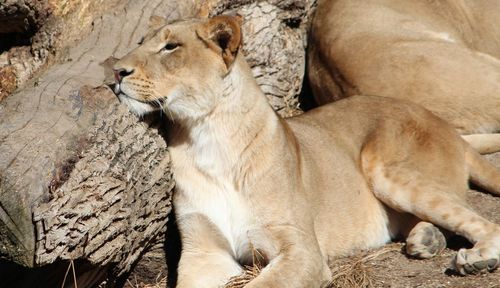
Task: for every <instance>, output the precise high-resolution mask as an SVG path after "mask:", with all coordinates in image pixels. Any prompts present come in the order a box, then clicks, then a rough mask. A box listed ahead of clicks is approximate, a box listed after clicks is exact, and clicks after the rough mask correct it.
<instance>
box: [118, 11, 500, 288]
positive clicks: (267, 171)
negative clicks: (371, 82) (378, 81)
mask: <svg viewBox="0 0 500 288" xmlns="http://www.w3.org/2000/svg"><path fill="white" fill-rule="evenodd" d="M239 21H240V20H239V18H237V17H230V16H218V17H215V18H212V19H208V20H188V21H181V22H177V23H174V24H169V25H166V26H164V27H162V28H159V29H157V30H154V31H152V32H150V33H149V35H147V37H146V38H145V40H144V43H143V44H142V45H141V46H139V47H138V48H136V49H135V50H133V51H132V52H130V54H128V55H126V56H125V57H124V58H123V59H121V60H120V61H119V62H117V63H116V64H115V66H114V70H115V75H116V80H117V81H116V87H115V92H116V93H117V94H119V97H120V99H121V101H122V102H123V103H125V104H127V105H128V106H129V108H130V110H131V111H133V112H134V113H136V114H138V115H142V114H145V113H149V112H153V111H157V110H164V111H166V114H167V115H171V117H172V120H173V123H174V124H173V125H174V128H173V131H172V134H171V135H170V136H169V147H170V153H171V157H172V164H173V169H174V174H175V176H174V177H175V181H176V188H175V189H176V190H175V194H174V206H175V211H176V216H177V221H178V225H179V229H180V232H181V239H182V254H181V259H180V263H179V268H178V287H195V288H202V287H219V286H221V285H224V283H225V282H226V281H228V279H230V277H232V276H235V275H238V274H239V273H241V272H242V265H243V264H249V263H251V262H252V260H253V258H254V255H261V257H259V259H260V261H265V262H266V263H267V266H266V267H265V268H264V269H263V270H262V272H261V273H260V274H259V276H258V277H257V278H255V279H254V280H252V281H251V282H250V283H249V284H247V286H245V287H248V288H254V287H257V288H263V287H307V288H309V287H322V286H324V285H326V284H327V283H328V281H329V279H330V271H329V269H328V266H327V259H328V258H329V257H332V256H337V255H345V254H348V253H350V252H352V251H354V250H357V249H368V248H373V247H378V246H381V245H384V244H385V243H387V242H389V241H390V240H391V239H392V238H393V237H395V236H398V235H404V236H405V237H407V238H406V241H407V251H408V253H409V254H410V255H414V256H416V257H421V258H428V257H432V256H434V255H436V254H437V253H439V252H440V251H441V250H442V249H443V248H444V247H445V240H444V238H443V235H442V233H441V232H440V230H439V229H438V228H436V226H434V224H435V225H437V226H439V227H442V228H445V229H447V230H450V231H454V232H456V233H457V234H460V235H463V236H464V237H466V238H467V239H469V240H470V241H472V242H473V243H474V247H473V248H472V249H461V250H460V251H459V252H458V254H457V256H456V257H455V259H454V262H453V263H454V266H455V268H456V269H457V270H458V271H459V272H460V273H462V274H467V273H476V272H483V271H491V270H494V269H495V268H497V267H498V265H499V256H500V255H499V254H500V227H499V226H498V225H495V224H493V223H491V222H489V221H488V220H486V219H484V218H482V217H481V216H479V215H477V214H476V213H475V212H473V211H472V210H471V209H470V208H469V207H468V205H467V203H466V202H465V192H466V190H467V180H468V179H469V178H471V179H472V181H474V182H475V183H477V184H478V185H480V186H482V187H484V188H486V189H488V190H489V191H491V192H492V193H495V194H499V193H500V173H499V171H498V170H497V169H496V168H495V167H494V166H492V165H491V164H489V163H488V162H487V161H485V160H483V159H482V158H481V156H480V155H479V154H477V152H475V151H473V150H472V149H471V147H469V145H468V144H467V143H466V142H464V141H463V140H462V139H461V138H460V136H458V134H456V132H455V131H454V129H453V128H451V127H450V126H448V124H446V123H445V122H444V121H442V120H440V119H439V118H437V117H436V116H434V115H433V114H432V113H430V112H428V111H427V110H425V109H423V108H420V107H419V106H416V105H414V104H411V103H409V102H403V101H396V100H391V99H388V98H381V97H367V96H356V97H351V98H348V99H345V100H342V101H338V102H336V103H334V104H330V105H326V106H323V107H320V108H317V109H315V110H312V111H310V112H308V113H305V114H303V115H301V116H298V117H294V118H291V119H286V120H284V119H281V118H280V117H278V116H277V114H276V113H275V112H274V111H273V110H272V108H271V107H270V105H269V104H268V102H267V100H266V97H265V96H264V94H263V92H262V91H261V90H260V88H259V86H257V84H256V82H255V80H254V78H253V76H252V73H251V70H250V69H249V67H248V65H247V63H246V62H245V60H244V58H243V55H242V54H241V53H239V52H238V51H239V47H240V45H241V32H240V23H239ZM167 110H168V111H167ZM255 251H258V253H254V252H255Z"/></svg>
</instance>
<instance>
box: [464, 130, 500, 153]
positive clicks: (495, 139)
mask: <svg viewBox="0 0 500 288" xmlns="http://www.w3.org/2000/svg"><path fill="white" fill-rule="evenodd" d="M462 138H463V139H464V140H465V141H466V142H467V143H469V144H470V146H472V148H473V149H474V150H476V151H477V152H479V154H489V153H495V152H500V133H492V134H470V135H462Z"/></svg>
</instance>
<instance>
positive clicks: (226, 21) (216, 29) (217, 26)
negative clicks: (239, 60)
mask: <svg viewBox="0 0 500 288" xmlns="http://www.w3.org/2000/svg"><path fill="white" fill-rule="evenodd" d="M241 23H242V18H241V16H228V15H221V16H216V17H213V18H210V19H208V21H207V22H205V23H204V24H202V25H201V27H200V28H198V29H197V30H196V33H197V35H198V37H200V38H201V40H203V41H204V42H205V44H207V46H208V47H209V48H210V49H213V50H214V51H215V52H217V53H220V54H221V56H222V59H223V60H224V63H226V67H227V68H229V67H230V66H231V64H233V62H234V59H235V58H236V54H237V53H238V49H239V48H240V46H241Z"/></svg>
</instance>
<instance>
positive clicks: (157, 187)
mask: <svg viewBox="0 0 500 288" xmlns="http://www.w3.org/2000/svg"><path fill="white" fill-rule="evenodd" d="M56 2H57V1H56ZM61 2H64V1H61ZM97 2H99V1H97ZM97 2H95V3H97ZM72 3H74V2H72ZM81 3H84V1H83V2H81ZM92 3H94V2H92ZM109 3H111V4H109ZM107 5H109V7H111V9H110V10H106V11H109V12H106V13H104V14H103V15H102V16H98V17H96V18H95V19H89V18H88V17H87V18H85V20H81V19H80V20H78V19H68V21H69V23H68V27H69V28H68V27H65V28H64V29H65V30H63V31H65V33H66V34H67V35H69V36H68V39H77V38H83V40H82V41H81V42H79V43H78V44H77V45H76V46H75V47H73V48H68V49H66V48H61V51H66V52H63V53H59V54H56V56H55V59H57V60H58V61H59V63H57V64H55V65H54V66H52V67H51V68H49V69H47V71H46V72H44V73H43V74H41V75H40V76H39V77H38V79H36V81H35V80H32V81H31V82H28V83H27V84H26V86H25V88H24V89H22V90H20V91H18V92H17V93H15V94H13V95H11V96H9V97H7V98H6V99H5V100H4V101H3V102H0V258H3V259H8V260H9V261H13V262H16V263H19V264H21V265H24V266H28V267H36V266H42V265H47V264H50V263H54V262H57V261H62V260H76V259H79V260H85V261H88V262H89V263H90V264H91V265H96V266H100V267H102V268H103V267H109V268H110V269H112V270H113V271H112V273H113V275H115V276H120V275H123V274H124V273H126V272H128V271H129V270H130V267H131V265H133V263H135V262H136V260H137V259H138V258H139V257H140V255H141V253H143V252H144V251H145V250H146V249H147V248H148V246H149V245H151V244H152V243H154V242H155V241H157V240H156V239H155V238H158V237H161V236H162V235H163V233H164V231H165V223H166V220H167V215H168V213H169V211H170V202H169V201H170V193H171V190H172V186H173V182H172V181H171V176H172V175H171V174H170V170H169V169H170V168H169V165H170V164H169V157H168V153H167V149H166V147H167V146H166V143H165V142H164V139H163V138H162V137H161V135H160V134H161V133H159V131H158V130H157V129H153V128H151V127H149V126H148V125H147V124H146V123H145V122H141V121H138V119H136V118H135V117H134V116H132V115H131V114H130V113H128V112H127V111H126V109H125V107H122V106H121V105H120V104H119V103H118V101H117V99H116V98H115V97H114V96H113V95H112V94H111V92H110V90H109V89H108V88H106V87H104V86H103V83H104V82H106V81H108V80H109V76H110V75H109V73H110V72H111V71H110V70H109V69H108V70H105V69H104V68H103V65H101V63H103V62H104V61H105V60H106V59H107V58H108V57H109V56H115V57H118V58H119V57H121V56H123V55H124V54H125V53H127V52H128V51H130V50H131V49H132V48H134V47H135V46H136V45H137V42H138V41H139V39H140V38H141V36H142V35H144V33H145V31H146V29H147V27H146V26H147V22H148V18H149V16H150V15H153V14H155V15H163V16H166V17H167V18H168V19H170V20H175V19H179V18H183V17H193V16H196V15H201V16H209V15H214V14H219V13H222V12H228V13H231V12H237V13H239V14H241V15H242V16H243V17H244V24H243V30H244V33H245V40H244V47H243V51H244V53H245V54H246V55H247V58H248V59H249V60H250V64H251V66H252V69H253V72H254V74H255V76H256V77H257V80H258V82H259V84H260V85H261V87H262V88H263V90H264V91H265V92H266V94H267V96H268V98H269V99H270V102H271V104H272V105H273V106H274V107H275V109H276V110H278V111H279V113H280V114H282V115H284V116H289V115H293V114H296V113H300V111H299V104H298V94H299V92H300V88H301V86H302V81H303V75H304V71H303V70H304V67H305V53H304V50H305V42H306V41H305V40H306V39H305V38H306V31H307V24H308V20H309V17H310V15H311V10H312V8H313V7H314V5H315V1H313V0H310V1H309V0H296V1H290V0H283V1H276V0H275V1H267V2H262V1H238V0H233V1H231V0H210V1H194V0H192V1H180V0H169V1H165V0H149V1H133V0H129V1H111V2H108V4H107ZM78 7H80V6H78ZM56 8H57V9H56ZM56 8H54V9H55V11H62V8H61V7H56ZM86 9H87V10H85V11H89V8H88V7H86ZM61 13H62V12H61ZM86 15H87V14H86ZM79 21H80V22H79ZM86 23H87V24H88V27H89V28H88V29H86V28H85V27H87V26H86ZM80 24H81V25H82V31H88V34H87V36H82V35H78V37H76V36H74V35H73V36H71V35H70V34H71V33H76V32H77V31H79V30H78V29H76V28H78V27H79V25H80ZM71 27H76V28H74V29H73V28H71ZM61 29H62V28H61ZM82 33H83V32H82ZM63 35H64V34H63ZM61 47H63V46H61ZM110 264H112V265H110ZM0 265H1V264H0ZM103 269H104V268H103ZM106 269H108V268H106ZM0 270H1V269H0ZM91 275H93V274H91ZM87 280H88V279H85V278H81V277H80V278H79V281H83V282H82V283H83V284H82V283H79V287H85V286H86V285H84V283H87V282H86V281H87ZM97 280H98V279H96V280H95V281H97Z"/></svg>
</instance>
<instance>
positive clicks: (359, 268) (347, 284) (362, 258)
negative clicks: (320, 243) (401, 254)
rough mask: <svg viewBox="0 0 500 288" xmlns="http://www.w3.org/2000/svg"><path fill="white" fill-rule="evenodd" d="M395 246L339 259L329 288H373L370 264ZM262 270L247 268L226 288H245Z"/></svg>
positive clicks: (373, 277) (335, 262)
mask: <svg viewBox="0 0 500 288" xmlns="http://www.w3.org/2000/svg"><path fill="white" fill-rule="evenodd" d="M398 250H399V249H398V248H397V247H394V246H386V247H384V248H382V249H378V250H375V251H370V252H367V253H365V254H362V255H359V256H354V257H349V258H344V259H339V260H337V261H334V262H333V263H332V265H331V267H330V268H331V270H332V275H333V278H332V280H331V282H330V284H329V285H328V287H327V288H372V287H375V282H377V278H376V276H375V275H373V274H372V273H371V272H370V267H369V266H368V265H367V263H368V262H370V261H372V260H374V259H376V258H378V257H380V256H381V255H383V254H386V253H388V252H393V251H398ZM261 270H262V267H260V266H259V265H253V266H247V267H245V270H244V271H243V273H242V274H241V275H238V276H235V277H233V278H231V279H230V280H229V282H228V283H226V285H225V286H224V288H243V287H244V286H245V284H247V283H248V282H250V281H252V279H254V278H255V277H257V276H258V275H259V273H260V271H261Z"/></svg>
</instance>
